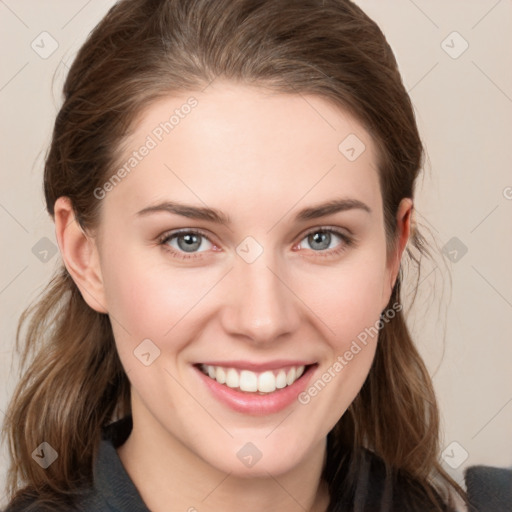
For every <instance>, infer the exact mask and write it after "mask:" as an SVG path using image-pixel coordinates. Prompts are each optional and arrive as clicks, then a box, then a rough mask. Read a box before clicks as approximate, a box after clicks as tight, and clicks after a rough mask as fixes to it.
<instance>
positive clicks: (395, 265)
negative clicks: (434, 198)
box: [383, 197, 413, 309]
mask: <svg viewBox="0 0 512 512" xmlns="http://www.w3.org/2000/svg"><path fill="white" fill-rule="evenodd" d="M412 212H413V202H412V199H411V198H409V197H405V198H403V199H402V200H401V201H400V204H399V205H398V211H397V214H396V233H395V236H396V242H395V247H394V248H393V252H392V253H391V254H390V255H389V256H388V263H387V276H388V281H387V282H386V283H385V289H384V290H383V292H384V305H383V309H384V308H385V307H386V305H387V304H388V302H389V299H390V297H391V293H392V292H393V288H394V286H395V283H396V280H397V278H398V272H399V271H400V262H401V261H402V255H403V252H404V250H405V246H406V245H407V242H408V240H409V237H410V234H411V217H412Z"/></svg>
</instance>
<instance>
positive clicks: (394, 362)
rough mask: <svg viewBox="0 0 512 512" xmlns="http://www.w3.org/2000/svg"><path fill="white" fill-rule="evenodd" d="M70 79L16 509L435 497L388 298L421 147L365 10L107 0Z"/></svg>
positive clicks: (442, 483) (50, 164) (431, 439)
mask: <svg viewBox="0 0 512 512" xmlns="http://www.w3.org/2000/svg"><path fill="white" fill-rule="evenodd" d="M64 96H65V98H64V104H63V106H62V108H61V110H60V112H59V114H58V116H57V119H56V123H55V129H54V134H53V140H52V144H51V148H50V151H49V154H48V157H47V160H46V167H45V194H46V201H47V207H48V211H49V213H50V214H51V215H52V218H53V219H54V221H55V225H56V234H57V239H58V242H59V248H60V251H61V255H62V258H63V267H62V271H61V272H60V273H59V274H58V275H57V276H56V277H55V278H54V279H53V281H52V282H51V283H50V285H49V287H48V289H47V290H46V292H45V294H44V296H43V297H42V298H41V300H40V301H39V302H38V303H37V304H36V305H35V306H34V307H33V309H32V310H31V311H29V312H27V314H26V315H24V317H23V318H22V324H23V323H24V322H25V320H27V319H28V318H30V322H29V324H28V330H27V333H26V339H25V349H26V352H25V356H27V355H28V353H29V351H30V350H32V349H35V350H37V357H35V359H34V361H33V362H32V363H31V365H30V366H29V368H28V370H27V372H26V374H25V376H24V378H23V380H22V382H21V383H20V384H19V387H18V389H17V391H16V393H15V394H14V397H13V400H12V403H11V406H10V409H9V412H8V418H9V420H8V421H7V422H6V424H5V432H6V433H7V434H8V436H9V440H10V449H11V456H12V467H11V472H10V477H11V480H10V491H11V497H12V500H11V508H10V510H120V511H121V510H122V511H125V510H126V511H128V510H130V511H135V510H136V511H147V510H152V511H156V512H158V511H160V510H166V511H168V510H189V511H192V510H199V511H203V510H208V511H210V510H211V511H217V510H223V511H229V510H234V509H235V508H236V509H239V508H243V509H244V510H248V511H257V510H258V511H259V510H284V511H292V510H293V511H295V510H310V511H315V512H317V511H326V510H329V511H342V510H343V511H345V510H353V511H374V510H382V511H384V510H400V511H402V510H408V511H412V510H418V511H426V510H454V509H455V496H456V495H458V496H460V497H462V498H464V493H463V491H462V489H460V488H459V486H458V485H457V484H456V483H455V482H454V481H453V480H452V479H451V478H450V477H449V475H448V474H446V472H445V471H444V470H443V468H442V467H441V466H440V464H439V463H438V455H439V444H438V430H439V425H438V423H439V421H438V409H437V405H436V401H435V397H434V393H433V389H432V383H431V380H430V378H429V375H428V372H427V370H426V368H425V366H424V364H423V362H422V360H421V358H420V356H419V354H418V352H417V350H416V348H415V347H414V344H413V341H412V339H411V337H410V334H409V332H408V330H407V327H406V324H405V321H404V317H403V312H402V305H401V303H400V286H401V279H402V276H401V274H400V262H401V260H402V256H403V254H404V251H407V252H408V253H409V255H410V256H412V258H413V260H415V259H417V256H416V255H415V251H419V253H421V252H423V251H424V247H423V245H422V237H421V235H420V234H419V232H418V231H416V230H415V229H414V227H412V228H411V224H412V220H411V217H412V212H413V198H414V184H415V180H416V178H417V176H418V173H419V170H420V168H421V163H422V145H421V141H420V138H419V135H418V131H417V127H416V123H415V119H414V114H413V110H412V106H411V103H410V100H409V97H408V95H407V93H406V91H405V89H404V87H403V84H402V82H401V79H400V75H399V73H398V70H397V65H396V62H395V59H394V57H393V54H392V52H391V49H390V47H389V45H388V44H387V42H386V40H385V38H384V36H383V34H382V33H381V31H380V30H379V28H378V27H377V26H376V25H375V23H374V22H373V21H371V20H370V19H369V18H368V17H367V16H366V15H365V14H364V13H363V12H362V11H361V10H360V9H359V8H358V7H357V6H355V5H354V4H352V3H350V2H348V1H342V0H325V1H320V0H300V1H296V0H295V1H279V2H276V1H270V0H261V1H254V0H251V1H249V0H215V1H206V0H159V1H156V0H124V1H121V2H119V3H117V4H116V5H115V6H114V7H113V8H112V9H111V10H110V12H109V13H108V14H107V15H106V16H105V18H104V19H103V20H102V21H101V22H100V24H99V25H98V26H97V27H96V28H95V30H94V31H93V32H92V33H91V34H90V36H89V38H88V40H87V41H86V43H85V44H84V45H83V47H82V48H81V50H80V52H79V53H78V55H77V58H76V60H75V62H74V64H73V66H72V67H71V69H70V72H69V75H68V77H67V80H66V83H65V86H64ZM408 242H409V244H410V246H409V248H408V249H407V250H406V245H407V243H408ZM115 420H117V421H115ZM18 477H21V481H22V484H23V485H21V486H20V487H19V488H18V487H17V484H16V479H17V478H18Z"/></svg>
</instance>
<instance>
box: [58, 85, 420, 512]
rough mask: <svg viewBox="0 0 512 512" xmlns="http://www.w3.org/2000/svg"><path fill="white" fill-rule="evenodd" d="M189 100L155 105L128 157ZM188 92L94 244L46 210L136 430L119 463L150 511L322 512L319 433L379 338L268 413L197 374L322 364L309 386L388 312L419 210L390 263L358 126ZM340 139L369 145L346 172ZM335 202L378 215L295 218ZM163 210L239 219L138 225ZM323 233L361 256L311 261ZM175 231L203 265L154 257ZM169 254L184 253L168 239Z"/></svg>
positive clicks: (402, 219) (111, 203)
mask: <svg viewBox="0 0 512 512" xmlns="http://www.w3.org/2000/svg"><path fill="white" fill-rule="evenodd" d="M191 95H192V93H187V94H182V95H178V94H177V95H175V96H172V97H168V98H165V99H163V100H159V101H158V102H157V103H154V104H152V105H150V106H149V107H148V108H147V110H146V111H145V112H144V113H143V114H142V115H141V116H140V118H139V119H138V121H137V123H136V125H135V130H134V132H133V135H132V136H131V137H130V139H129V140H127V141H126V144H125V145H124V149H125V155H126V156H129V154H131V152H132V151H133V150H135V149H137V148H139V147H140V146H141V145H142V144H143V143H144V141H145V140H146V138H147V136H148V134H151V133H152V130H153V129H154V128H155V126H157V125H158V124H159V123H160V122H162V121H163V120H165V119H168V117H169V112H172V111H173V110H174V109H176V108H179V107H180V105H183V104H184V103H185V102H186V100H187V98H189V97H190V96H191ZM193 95H194V97H195V98H196V99H197V100H198V105H197V107H195V108H194V109H193V110H192V112H191V113H190V114H189V115H188V116H185V117H184V118H183V119H180V123H179V124H178V125H177V126H176V127H175V128H174V130H173V131H172V132H171V133H170V134H168V135H166V136H165V137H164V139H163V140H162V141H161V142H160V143H159V144H158V146H157V147H156V148H154V149H152V150H151V152H150V153H149V154H148V155H147V156H146V157H145V158H144V159H143V160H142V161H141V162H140V163H139V164H138V165H137V167H136V168H135V169H134V170H133V171H132V172H131V173H130V174H129V175H128V176H127V177H125V178H124V179H123V180H122V181H121V182H120V183H119V184H117V185H116V186H115V187H114V188H113V190H111V191H110V192H108V194H106V197H105V198H104V199H103V200H102V203H101V220H100V224H99V226H98V228H97V230H96V231H94V232H87V233H86V232H84V231H83V230H82V229H81V228H80V227H79V226H78V225H77V223H76V222H73V220H74V216H73V211H72V208H71V206H70V202H69V200H68V199H67V198H64V197H62V198H59V199H58V201H57V203H56V206H55V223H56V232H57V239H58V242H59V246H60V249H61V252H62V255H63V259H64V262H65V265H66V267H67V268H68V270H69V272H70V273H71V275H72V277H73V279H74V280H75V282H76V283H77V285H78V286H79V288H80V290H81V292H82V295H83V296H84V298H85V300H86V301H87V303H88V304H89V305H90V306H91V307H92V308H93V309H95V310H97V311H100V312H104V313H108V314H109V316H110V318H111V322H112V327H113V331H114V336H115V340H116V346H117V350H118V352H119V356H120V358H121V362H122V364H123V366H124V368H125V370H126V372H127V375H128V378H129V379H130V382H131V385H132V410H133V421H134V428H133V431H132V433H131V435H130V437H129V438H128V440H127V441H126V443H125V444H124V445H123V446H121V447H120V448H119V449H118V453H119V455H120V458H121V460H122V462H123V464H124V466H125V468H126V469H127V472H128V474H129V475H130V477H131V478H132V480H133V482H134V483H135V485H136V486H137V488H138V490H139V492H140V494H141V496H142V498H143V499H144V501H145V503H146V504H147V506H148V507H149V508H150V509H151V510H153V511H156V512H159V511H167V512H168V511H169V510H180V511H184V510H193V509H194V508H195V509H197V510H198V511H201V512H202V511H221V510H222V511H223V512H229V511H231V510H239V509H240V508H241V506H243V507H242V508H243V509H244V510H246V511H249V512H251V511H262V510H282V511H304V510H312V511H320V510H325V509H326V506H327V503H328V496H327V491H326V488H325V485H323V484H321V480H320V474H321V471H322V467H323V463H324V459H325V439H326V435H327V433H328V432H329V431H330V430H331V429H332V427H333V426H334V425H335V424H336V422H337V421H338V419H339V418H340V417H341V416H342V415H343V413H344V412H345V410H346V409H347V407H348V406H349V405H350V403H351V402H352V401H353V399H354V398H355V396H356V395H357V393H358V392H359V390H360V388H361V386H362V384H363V382H364V380H365V378H366V377H367V375H368V372H369V369H370V365H371V363H372V360H373V357H374V354H375V347H376V342H377V341H376V339H373V340H371V341H370V342H369V343H368V344H367V346H366V347H363V349H362V350H361V352H360V353H358V354H357V355H356V356H355V357H354V358H353V359H352V360H351V361H350V362H349V364H348V365H347V366H346V367H344V368H343V370H342V371H341V372H339V373H338V374H337V375H336V377H335V378H333V379H332V381H331V382H330V383H329V384H328V385H326V386H325V388H324V389H323V390H322V391H321V392H320V393H318V395H317V396H316V397H314V399H312V400H311V401H310V402H309V403H308V404H306V405H303V404H300V403H299V402H298V401H296V402H294V403H293V404H292V405H291V406H289V407H287V408H286V409H285V410H283V411H280V412H278V413H274V414H269V415H263V416H254V415H250V414H242V413H240V412H235V411H233V410H231V409H229V408H228V407H227V406H225V405H224V404H222V403H220V402H218V401H217V400H216V399H215V398H214V397H213V396H212V395H211V394H210V393H209V392H208V391H207V390H206V389H205V387H204V385H203V383H202V382H201V381H200V379H199V378H198V376H197V373H196V370H194V369H193V367H192V364H195V363H198V362H201V361H219V360H234V359H240V360H247V361H255V362H266V361H269V360H275V359H297V358H300V359H304V360H308V361H315V362H316V363H317V364H318V366H317V368H316V369H315V370H314V372H315V373H314V375H313V377H312V380H311V382H314V381H315V380H317V379H318V378H319V377H320V376H321V375H322V373H324V372H325V371H326V370H327V369H328V368H330V367H332V365H333V363H334V362H335V361H336V358H337V356H339V355H342V354H344V353H345V351H346V350H347V349H348V348H349V347H350V344H351V343H352V341H353V340H354V339H356V337H357V335H358V334H359V333H361V332H362V331H364V329H365V328H367V327H369V326H373V325H374V324H375V323H376V322H377V321H378V320H379V315H380V313H381V312H382V311H383V310H384V309H385V307H386V305H387V304H388V301H389V297H390V294H391V291H392V287H393V284H394V282H395V280H396V277H397V273H398V270H399V263H400V258H401V256H402V252H403V250H404V247H405V245H406V242H407V240H408V237H409V229H410V227H409V224H410V222H409V219H410V213H411V210H412V201H411V199H403V200H402V203H401V204H400V207H399V210H398V212H397V241H398V243H397V244H396V248H395V249H394V250H393V252H392V253H391V254H387V253H386V237H385V231H384V218H383V207H382V204H383V203H382V196H381V192H380V188H379V181H378V174H377V172H378V171H377V165H376V162H377V153H376V149H375V144H374V142H373V141H372V139H371V137H370V136H369V134H368V133H367V132H366V131H365V130H364V129H363V127H362V126H361V125H360V124H359V123H358V122H357V121H356V120H355V119H354V118H353V117H351V116H350V115H348V114H347V113H346V112H344V111H342V110H340V109H339V108H337V107H335V106H333V105H332V104H330V103H328V102H327V101H326V100H324V99H322V98H320V97H316V96H311V95H310V96H306V95H293V94H290V95H288V94H278V93H275V92H269V91H268V90H264V89H262V88H255V87H249V86H242V85H238V84H231V83H227V82H220V81H216V82H214V83H213V84H212V85H210V86H209V87H208V88H207V89H206V90H205V91H204V92H197V93H194V94H193ZM349 134H356V135H357V137H358V138H359V139H360V140H361V141H363V143H364V144H365V146H366V149H365V151H364V152H363V153H362V154H361V155H360V156H359V157H358V158H357V159H356V160H355V161H352V162H351V161H349V160H348V159H347V158H346V157H345V156H344V155H343V154H342V153H341V152H340V151H339V150H338V145H339V144H340V142H341V141H343V140H344V139H345V137H347V136H348V135H349ZM338 198H352V199H357V200H359V201H362V202H363V203H364V204H366V205H367V206H368V208H369V209H370V210H371V211H370V212H366V211H364V210H362V209H351V210H347V211H341V212H337V213H334V214H330V215H326V216H324V217H321V218H319V219H311V220H306V221H296V220H295V219H294V218H295V215H296V214H297V213H298V212H299V211H300V210H302V209H303V208H306V207H310V206H315V205H318V204H319V203H323V202H325V201H329V200H332V199H338ZM171 200H172V201H179V202H182V203H185V204H190V205H194V206H208V207H210V208H215V209H217V210H219V211H221V212H223V213H224V214H226V215H229V217H230V218H231V221H232V222H231V224H230V225H229V226H223V225H220V224H217V223H215V222H213V221H210V220H196V219H190V218H186V217H184V216H181V215H176V214H172V213H168V212H159V213H153V214H148V215H138V214H137V212H139V211H140V210H142V209H144V208H146V207H148V206H151V205H155V204H157V203H160V202H162V201H171ZM324 227H332V228H334V229H338V230H340V231H341V232H342V233H345V234H350V235H351V236H352V237H353V239H354V243H353V244H352V245H347V244H346V243H345V242H344V241H343V239H341V238H339V237H338V236H336V235H332V238H331V242H330V245H329V248H327V249H321V250H319V249H318V248H316V249H315V247H318V246H312V245H311V242H309V243H308V238H307V232H308V231H310V230H311V229H313V228H316V229H317V230H320V231H321V229H320V228H324ZM180 228H196V229H200V230H202V231H204V232H205V233H206V234H207V235H208V237H209V240H208V239H203V243H202V245H201V247H200V248H199V249H198V250H196V253H195V254H194V255H195V256H197V257H195V258H190V259H187V260H182V259H179V258H177V257H174V256H173V255H172V253H171V252H170V251H169V250H166V246H165V244H164V245H162V244H159V242H158V237H159V236H160V235H162V234H164V233H166V232H169V231H172V230H177V229H180ZM247 236H252V237H253V238H254V239H255V240H256V241H257V242H258V244H259V245H260V246H261V247H262V248H263V253H262V254H261V255H260V256H259V257H258V258H257V259H256V260H255V261H254V262H252V263H248V262H246V261H245V260H244V259H243V258H241V257H240V256H239V255H238V254H237V252H236V249H237V247H238V246H239V244H240V243H241V242H242V241H243V240H244V239H245V238H246V237H247ZM169 245H171V246H172V247H174V248H175V249H176V250H179V246H178V243H177V240H176V239H174V241H173V242H168V243H167V247H168V246H169ZM340 247H341V248H342V249H343V250H341V252H339V253H338V254H333V252H334V251H335V250H336V249H337V248H340ZM329 251H330V255H329ZM182 253H183V251H182ZM321 253H323V255H322V254H321ZM185 254H188V253H185ZM325 254H328V255H327V256H326V255H325ZM144 339H150V340H152V342H153V343H154V344H155V345H156V346H157V347H158V349H159V350H160V355H159V357H158V358H157V359H155V360H154V362H153V363H152V364H151V365H149V366H145V365H144V364H142V363H141V362H140V361H139V360H138V359H137V358H136V357H134V354H133V351H134V350H135V349H136V347H137V346H138V345H139V344H140V343H141V341H142V340H144ZM247 442H252V443H253V444H254V445H255V446H256V447H257V448H258V449H259V450H260V452H261V453H262V458H261V459H260V460H259V461H258V462H257V463H256V464H255V465H254V466H253V467H251V468H248V467H246V466H245V465H244V464H242V463H241V461H240V460H239V459H238V457H237V455H236V454H237V452H238V451H239V450H240V448H241V447H242V446H244V445H245V444H246V443H247ZM191 507H193V508H191Z"/></svg>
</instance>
